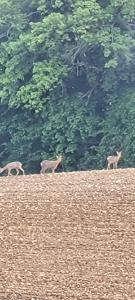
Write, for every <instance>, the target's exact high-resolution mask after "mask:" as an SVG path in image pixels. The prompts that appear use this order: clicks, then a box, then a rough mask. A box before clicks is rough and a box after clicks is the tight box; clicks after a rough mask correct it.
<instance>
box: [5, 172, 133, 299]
mask: <svg viewBox="0 0 135 300" xmlns="http://www.w3.org/2000/svg"><path fill="white" fill-rule="evenodd" d="M0 187H1V188H0V300H60V299H61V300H67V299H68V300H88V299H90V300H127V299H128V300H134V299H135V289H134V288H135V169H124V170H122V169H120V170H110V171H104V170H103V171H89V172H73V173H61V174H54V175H52V174H48V175H44V176H41V175H27V176H18V177H15V176H13V177H9V178H8V177H1V178H0Z"/></svg>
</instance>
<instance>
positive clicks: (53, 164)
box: [40, 155, 63, 174]
mask: <svg viewBox="0 0 135 300" xmlns="http://www.w3.org/2000/svg"><path fill="white" fill-rule="evenodd" d="M62 159H63V156H62V155H60V156H57V160H43V161H42V162H41V164H40V165H41V171H40V174H43V173H45V171H46V170H48V169H51V170H52V173H54V172H55V170H56V169H57V167H58V165H59V164H60V163H61V161H62Z"/></svg>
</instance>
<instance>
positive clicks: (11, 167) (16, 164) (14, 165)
mask: <svg viewBox="0 0 135 300" xmlns="http://www.w3.org/2000/svg"><path fill="white" fill-rule="evenodd" d="M6 170H7V171H8V176H9V175H12V173H11V171H12V170H16V172H17V173H16V176H17V175H18V174H19V170H21V171H22V172H23V175H24V174H25V173H24V170H23V168H22V163H21V162H19V161H13V162H11V163H8V164H7V165H6V166H5V167H3V168H0V173H2V172H4V171H6Z"/></svg>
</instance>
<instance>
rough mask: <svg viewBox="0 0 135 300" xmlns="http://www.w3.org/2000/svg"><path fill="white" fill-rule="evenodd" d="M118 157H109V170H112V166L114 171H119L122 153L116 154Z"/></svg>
mask: <svg viewBox="0 0 135 300" xmlns="http://www.w3.org/2000/svg"><path fill="white" fill-rule="evenodd" d="M116 153H117V155H113V156H108V157H107V161H108V166H107V169H110V168H111V165H112V166H113V169H114V168H115V169H117V165H118V162H119V160H120V158H121V156H122V152H121V151H120V152H116Z"/></svg>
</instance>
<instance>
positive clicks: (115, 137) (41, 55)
mask: <svg viewBox="0 0 135 300" xmlns="http://www.w3.org/2000/svg"><path fill="white" fill-rule="evenodd" d="M117 150H122V152H123V160H122V162H121V164H122V165H123V166H135V1H134V0H90V1H89V0H24V1H21V0H0V158H1V165H4V164H5V163H7V162H9V161H13V160H20V161H21V162H22V163H23V164H24V165H25V168H26V170H27V172H38V171H39V162H40V161H41V160H42V159H46V158H50V159H52V158H55V156H56V154H61V153H62V154H64V156H65V160H64V162H63V167H61V170H62V168H63V170H85V169H93V168H103V167H105V166H106V156H107V155H108V154H114V153H115V152H116V151H117Z"/></svg>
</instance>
